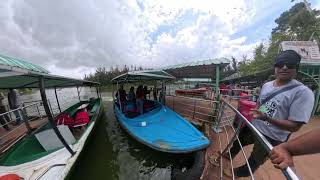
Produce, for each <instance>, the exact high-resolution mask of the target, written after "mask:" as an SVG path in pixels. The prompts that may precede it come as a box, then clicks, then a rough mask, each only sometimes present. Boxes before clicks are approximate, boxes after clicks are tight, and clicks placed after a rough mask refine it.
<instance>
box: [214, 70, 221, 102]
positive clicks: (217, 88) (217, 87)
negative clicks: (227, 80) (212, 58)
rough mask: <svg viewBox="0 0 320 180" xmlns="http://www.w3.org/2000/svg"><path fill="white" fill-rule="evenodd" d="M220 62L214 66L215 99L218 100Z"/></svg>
mask: <svg viewBox="0 0 320 180" xmlns="http://www.w3.org/2000/svg"><path fill="white" fill-rule="evenodd" d="M219 81H220V64H217V66H216V94H215V95H216V99H217V100H219V97H220V91H219V84H220V82H219Z"/></svg>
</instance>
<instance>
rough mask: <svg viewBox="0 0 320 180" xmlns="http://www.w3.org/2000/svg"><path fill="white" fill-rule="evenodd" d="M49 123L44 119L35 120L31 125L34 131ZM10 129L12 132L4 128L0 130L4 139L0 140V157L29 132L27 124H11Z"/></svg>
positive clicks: (0, 134)
mask: <svg viewBox="0 0 320 180" xmlns="http://www.w3.org/2000/svg"><path fill="white" fill-rule="evenodd" d="M47 122H48V120H47V118H46V117H43V118H37V119H35V120H32V121H29V124H30V126H31V128H32V129H36V128H38V127H40V126H42V125H44V124H45V123H47ZM9 127H10V131H6V130H5V129H4V128H0V137H3V138H2V139H0V155H1V154H2V153H3V152H4V151H6V149H7V148H8V147H10V146H12V145H13V144H14V143H16V142H17V141H18V140H19V139H21V138H23V137H24V136H25V135H26V134H27V132H28V129H27V127H26V125H25V123H21V124H20V125H18V126H14V125H10V124H9Z"/></svg>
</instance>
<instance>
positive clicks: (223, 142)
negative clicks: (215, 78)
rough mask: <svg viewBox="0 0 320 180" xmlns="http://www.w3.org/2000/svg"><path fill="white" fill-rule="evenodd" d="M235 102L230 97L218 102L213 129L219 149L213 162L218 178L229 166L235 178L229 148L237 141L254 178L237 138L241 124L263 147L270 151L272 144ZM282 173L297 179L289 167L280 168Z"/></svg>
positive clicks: (289, 177) (221, 176)
mask: <svg viewBox="0 0 320 180" xmlns="http://www.w3.org/2000/svg"><path fill="white" fill-rule="evenodd" d="M236 104H237V100H235V99H233V98H232V97H229V98H225V97H223V98H221V103H220V111H219V114H218V118H217V120H216V123H215V124H214V127H213V129H214V130H215V131H216V129H219V131H216V133H217V135H218V141H219V147H220V151H219V153H218V154H215V155H214V156H213V157H212V159H213V162H212V163H213V164H214V165H215V166H217V167H219V168H220V172H219V174H220V175H219V176H220V179H223V178H224V172H223V171H224V169H226V168H228V167H230V169H231V175H232V179H235V175H234V171H233V168H234V166H233V165H234V164H235V162H234V161H233V160H232V158H231V153H230V148H231V147H232V145H233V143H234V142H236V143H239V145H240V147H241V154H242V158H243V159H244V161H245V163H246V164H247V167H248V169H249V171H250V178H251V179H252V180H253V179H255V178H254V176H253V173H252V170H251V167H250V164H249V162H248V158H247V154H246V152H245V150H244V148H243V145H242V144H241V142H240V140H239V137H238V135H239V133H240V130H241V128H242V127H243V125H246V126H247V127H249V129H250V130H251V132H252V133H253V134H254V136H255V137H256V138H257V140H258V141H259V142H260V143H261V144H262V145H263V147H264V149H265V150H266V151H267V152H268V153H270V152H271V150H272V148H273V146H272V145H271V144H270V142H269V141H268V140H267V139H266V138H265V137H264V136H263V135H262V134H261V133H260V132H259V131H258V130H257V129H256V128H255V127H254V126H253V125H252V124H251V123H250V122H249V121H248V119H246V118H245V117H244V116H243V115H242V114H241V113H240V112H239V111H238V110H237V108H235V105H236ZM236 117H237V123H235V118H236ZM223 134H225V135H223ZM225 155H226V156H228V157H229V158H228V159H230V162H229V161H224V158H223V156H225ZM282 173H283V174H284V176H285V177H286V178H287V179H290V180H298V179H299V177H298V176H297V175H296V174H295V172H294V171H293V170H292V169H291V168H290V167H288V168H286V169H285V170H282Z"/></svg>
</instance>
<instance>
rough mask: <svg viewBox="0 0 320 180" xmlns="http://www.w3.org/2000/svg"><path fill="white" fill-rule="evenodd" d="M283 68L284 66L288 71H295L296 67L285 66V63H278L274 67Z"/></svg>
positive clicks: (294, 65)
mask: <svg viewBox="0 0 320 180" xmlns="http://www.w3.org/2000/svg"><path fill="white" fill-rule="evenodd" d="M283 66H286V67H287V68H288V69H296V68H297V67H298V65H297V64H286V63H278V64H275V65H274V67H277V68H283Z"/></svg>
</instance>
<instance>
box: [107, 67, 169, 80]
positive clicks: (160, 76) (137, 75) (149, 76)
mask: <svg viewBox="0 0 320 180" xmlns="http://www.w3.org/2000/svg"><path fill="white" fill-rule="evenodd" d="M173 79H175V77H174V76H172V75H170V74H169V73H167V72H165V71H162V70H147V71H130V72H127V73H125V74H122V75H120V76H117V77H115V78H113V79H112V82H113V83H117V82H118V83H123V82H139V81H152V80H173Z"/></svg>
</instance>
